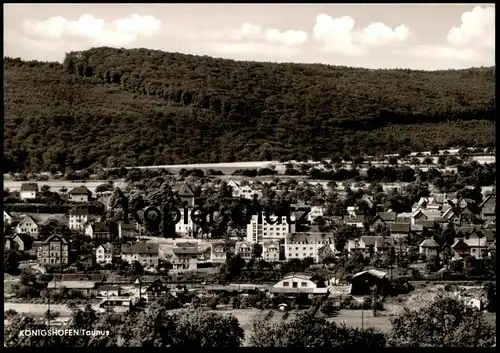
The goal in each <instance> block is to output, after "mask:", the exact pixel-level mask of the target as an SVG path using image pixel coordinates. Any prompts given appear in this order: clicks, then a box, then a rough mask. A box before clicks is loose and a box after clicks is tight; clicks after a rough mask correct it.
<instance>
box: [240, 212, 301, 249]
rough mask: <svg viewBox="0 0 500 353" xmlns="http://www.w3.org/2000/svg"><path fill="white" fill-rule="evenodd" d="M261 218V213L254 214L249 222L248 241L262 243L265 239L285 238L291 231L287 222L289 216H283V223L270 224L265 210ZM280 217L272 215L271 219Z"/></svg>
mask: <svg viewBox="0 0 500 353" xmlns="http://www.w3.org/2000/svg"><path fill="white" fill-rule="evenodd" d="M260 218H261V219H259V215H252V218H251V219H250V222H249V223H248V224H247V242H250V243H261V242H262V241H263V240H264V239H284V238H285V236H286V235H287V234H289V233H290V231H291V229H292V228H291V226H290V225H289V224H288V222H287V217H286V216H282V217H281V224H278V222H276V223H275V224H269V223H268V222H267V220H266V214H265V212H262V215H261V217H260ZM277 219H278V218H277V217H276V216H272V215H271V216H270V220H271V221H274V220H277Z"/></svg>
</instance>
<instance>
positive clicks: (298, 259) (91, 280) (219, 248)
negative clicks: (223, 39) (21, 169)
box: [4, 170, 496, 327]
mask: <svg viewBox="0 0 500 353" xmlns="http://www.w3.org/2000/svg"><path fill="white" fill-rule="evenodd" d="M130 173H132V171H131V172H130ZM143 173H146V172H143ZM190 173H191V174H190ZM183 174H184V175H181V176H178V177H174V176H172V175H162V174H161V172H158V173H156V174H154V175H155V176H153V177H152V179H153V182H152V183H150V184H149V185H147V186H146V187H143V186H142V187H141V186H140V185H139V184H140V182H139V183H137V182H136V183H134V182H131V181H130V180H129V183H128V184H127V185H126V186H125V187H122V188H118V187H117V186H116V185H113V182H112V181H109V182H106V181H104V182H103V183H102V184H100V185H98V186H97V187H95V188H94V190H93V191H91V190H89V188H87V187H86V183H85V182H81V183H80V184H78V183H75V182H73V184H74V185H75V184H76V185H75V186H74V187H73V188H71V189H69V190H58V191H59V192H52V191H51V190H50V187H48V186H47V185H44V183H43V182H35V181H28V182H23V183H21V186H20V190H19V191H18V192H17V191H11V192H10V193H9V198H10V199H11V200H12V199H14V201H15V202H12V201H10V202H9V204H8V207H7V208H6V209H5V210H4V234H5V239H4V243H5V249H6V255H5V256H6V259H5V261H6V264H7V269H6V270H5V272H6V273H10V274H5V275H4V276H5V278H4V289H5V295H6V305H5V310H9V309H10V310H16V311H23V310H24V311H28V312H36V311H37V310H42V311H41V314H42V315H43V314H44V313H46V311H47V309H48V308H50V306H51V305H52V308H54V307H57V306H58V305H59V306H61V303H67V302H68V301H73V302H75V303H78V304H84V303H91V304H92V305H93V307H95V308H96V310H99V311H106V312H109V311H111V312H123V311H130V310H140V308H141V307H142V306H144V305H145V304H146V303H148V302H150V301H155V300H157V299H158V298H166V297H169V298H175V301H176V303H177V304H176V305H174V306H173V307H172V309H175V308H181V307H183V306H193V305H195V306H200V305H201V306H205V307H207V308H208V309H210V310H224V308H226V310H232V311H234V310H236V311H240V312H242V313H243V314H242V315H243V316H245V315H246V313H247V312H252V310H256V309H258V310H264V309H270V310H273V309H274V310H278V311H281V312H288V311H292V312H293V311H294V310H300V309H301V308H303V307H307V306H310V305H313V303H315V302H317V301H318V300H320V301H322V302H323V301H325V300H326V302H328V303H330V304H331V306H332V307H334V308H336V310H341V311H342V312H343V315H340V316H338V320H343V321H342V322H351V323H352V324H353V325H355V326H359V325H360V323H362V322H363V320H365V322H366V323H365V324H366V325H368V326H370V325H374V326H376V327H378V326H380V325H382V326H383V325H384V324H380V320H384V319H383V318H384V317H385V319H387V317H388V316H391V315H394V314H395V313H397V312H400V311H401V310H403V308H404V307H405V306H410V307H411V306H412V305H415V303H418V305H423V303H425V301H424V300H415V299H414V298H412V296H413V297H422V296H426V295H427V296H429V295H431V296H432V295H437V293H438V292H439V291H443V290H444V289H443V288H447V289H446V290H447V291H452V292H453V293H455V294H456V295H458V296H459V297H460V298H461V300H462V301H464V303H466V304H467V305H471V306H474V307H476V308H478V309H480V310H486V309H488V307H489V306H490V302H491V300H492V296H493V294H492V293H493V292H492V290H491V288H492V286H491V285H490V283H491V282H493V281H494V279H495V276H496V275H495V274H496V257H495V256H496V255H495V254H496V214H495V207H496V199H495V193H494V190H493V191H488V189H485V190H486V191H485V192H483V193H482V194H480V196H479V198H478V197H477V193H476V194H471V195H469V197H464V196H460V195H457V192H454V193H453V192H450V193H446V192H437V191H433V192H431V191H429V190H424V191H423V192H422V191H421V195H425V196H418V195H417V197H416V196H413V199H414V200H415V202H413V204H412V205H411V208H409V209H404V207H403V210H401V209H396V210H393V209H392V208H391V207H390V204H391V203H390V202H387V200H382V203H381V202H380V201H381V200H380V197H382V196H381V195H387V194H391V193H394V192H395V191H391V190H389V191H385V190H384V188H382V187H380V185H379V186H376V185H373V186H370V187H368V188H365V190H366V192H364V193H363V192H360V191H359V190H356V191H352V190H350V189H349V187H346V188H345V192H344V194H345V195H342V196H339V193H338V192H337V191H336V189H337V188H338V187H337V186H336V185H335V183H329V186H330V187H329V186H326V187H325V188H323V186H321V185H317V184H316V185H313V186H302V185H301V184H300V183H298V182H297V181H291V182H290V181H281V184H280V181H277V180H273V181H271V182H270V183H261V182H259V181H255V180H256V179H255V178H252V177H248V178H245V179H244V180H241V179H236V180H234V179H233V180H227V179H219V178H217V177H213V178H211V177H208V178H207V177H201V175H200V174H203V172H201V173H200V171H196V170H192V171H189V170H188V171H184V172H183ZM186 174H187V175H186ZM143 177H144V175H143ZM129 179H130V178H129ZM139 179H140V178H139ZM167 180H168V182H167ZM155 182H156V184H155ZM169 183H170V184H169ZM287 183H288V184H287ZM304 183H305V182H304ZM167 184H168V185H167ZM153 185H156V187H153ZM170 185H171V187H170ZM331 187H333V189H332V188H331ZM294 188H295V189H294ZM304 188H305V190H304ZM361 189H362V188H361ZM474 190H476V189H474ZM285 192H295V193H296V194H295V195H294V197H292V198H291V199H292V200H293V201H295V203H292V204H290V205H291V206H292V209H295V210H306V212H305V211H295V212H293V213H292V214H291V215H286V216H285V215H281V214H280V217H281V218H282V219H281V222H279V221H277V217H276V216H274V215H273V216H272V217H271V219H267V218H266V214H265V212H262V211H259V212H262V215H260V216H259V214H255V213H253V214H250V215H249V216H248V219H247V220H246V221H245V222H239V223H238V222H237V221H234V220H231V215H233V216H234V212H235V210H238V211H239V212H242V211H241V208H242V205H243V206H245V207H248V206H249V205H252V204H260V205H265V207H270V205H272V204H273V203H272V202H270V200H273V199H276V198H279V197H281V196H283V193H285ZM308 193H309V194H310V195H309V197H306V196H300V195H302V194H308ZM297 195H299V196H298V197H297ZM384 197H386V196H384ZM304 199H308V200H304ZM16 200H17V201H16ZM55 200H57V201H55ZM145 200H148V201H152V202H153V203H154V204H155V205H157V206H159V207H160V208H161V206H162V203H164V202H173V203H174V204H176V205H178V206H177V207H178V208H179V211H180V212H181V211H182V212H181V214H182V218H181V219H180V221H179V220H178V221H177V222H174V223H175V224H172V227H171V229H169V231H167V232H166V231H165V229H166V228H165V227H167V226H163V228H164V229H162V232H159V231H158V229H156V230H155V229H152V227H151V225H150V223H151V221H150V220H149V219H148V218H147V217H146V216H145V210H147V207H148V206H150V205H152V204H149V203H148V202H146V201H145ZM155 200H156V201H155ZM124 201H126V202H125V203H124ZM213 204H215V205H217V206H219V205H222V204H223V205H225V207H226V206H227V208H228V209H229V210H232V211H231V212H232V213H231V212H230V214H229V215H228V217H226V216H227V215H223V214H222V213H217V212H216V213H215V217H213V215H212V216H211V218H212V219H208V218H210V217H207V222H206V223H205V224H204V225H201V226H200V225H199V222H196V221H194V220H196V217H195V215H194V213H196V211H194V213H193V210H196V209H200V207H206V206H207V205H213ZM9 207H10V210H8V209H9ZM23 207H24V208H23ZM65 207H66V208H65ZM342 207H343V208H342ZM243 208H244V207H243ZM23 209H24V210H26V212H23V211H22V210H23ZM259 210H261V209H259ZM186 211H188V212H187V213H186ZM243 212H244V211H243ZM304 212H305V213H304ZM125 213H126V215H125ZM164 217H165V216H164ZM287 218H291V219H292V220H293V221H295V220H297V219H299V218H300V219H303V220H304V224H302V223H301V224H296V222H288V221H287ZM153 223H154V222H153ZM153 228H154V227H153ZM165 234H171V235H172V236H171V237H170V236H167V237H165ZM450 286H451V287H450ZM450 288H453V289H450ZM430 293H434V294H430ZM495 293H496V292H495ZM494 296H496V294H494ZM398 298H399V299H398ZM408 303H413V304H408ZM326 307H329V305H326ZM37 308H39V309H37ZM52 310H53V311H57V310H55V309H52ZM325 310H331V309H325ZM359 310H361V311H363V310H368V312H369V314H367V313H365V314H363V315H362V316H363V317H364V319H359V315H358V314H354V316H353V313H356V312H357V311H359ZM59 311H60V315H61V319H60V320H62V321H64V320H65V318H64V316H65V314H64V312H67V309H64V307H63V308H61V309H60V310H59ZM377 312H378V314H377ZM259 315H262V314H259ZM247 320H248V319H247ZM370 320H372V323H370V322H371V321H370ZM55 321H57V320H55ZM240 321H241V320H240ZM243 321H245V319H243ZM386 321H387V320H386ZM384 322H385V321H384ZM385 325H387V322H385Z"/></svg>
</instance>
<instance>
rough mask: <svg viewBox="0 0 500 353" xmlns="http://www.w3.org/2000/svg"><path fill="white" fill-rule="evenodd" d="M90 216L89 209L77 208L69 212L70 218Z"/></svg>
mask: <svg viewBox="0 0 500 353" xmlns="http://www.w3.org/2000/svg"><path fill="white" fill-rule="evenodd" d="M88 214H89V211H88V210H87V209H84V208H75V209H71V210H69V215H70V216H79V215H82V216H86V215H88Z"/></svg>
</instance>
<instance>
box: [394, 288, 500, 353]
mask: <svg viewBox="0 0 500 353" xmlns="http://www.w3.org/2000/svg"><path fill="white" fill-rule="evenodd" d="M391 324H392V331H391V336H390V345H391V346H396V347H492V346H493V344H494V342H495V338H496V335H495V330H494V328H493V327H491V325H490V324H488V322H486V321H485V319H484V316H483V313H482V312H480V311H479V310H477V309H476V308H472V307H468V306H466V305H465V304H464V303H463V302H462V301H461V300H458V299H455V298H450V297H440V298H438V299H437V300H436V301H434V302H433V303H432V304H431V305H429V306H426V307H424V308H423V309H420V310H409V309H406V310H405V312H404V313H402V314H400V315H399V316H398V317H395V318H394V319H392V320H391Z"/></svg>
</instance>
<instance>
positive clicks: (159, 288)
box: [146, 279, 169, 293]
mask: <svg viewBox="0 0 500 353" xmlns="http://www.w3.org/2000/svg"><path fill="white" fill-rule="evenodd" d="M168 290H169V289H168V288H167V286H165V285H164V284H163V283H162V281H161V280H159V279H157V280H156V281H154V282H153V283H151V284H150V285H149V286H148V287H147V289H146V292H156V293H161V292H168Z"/></svg>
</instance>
